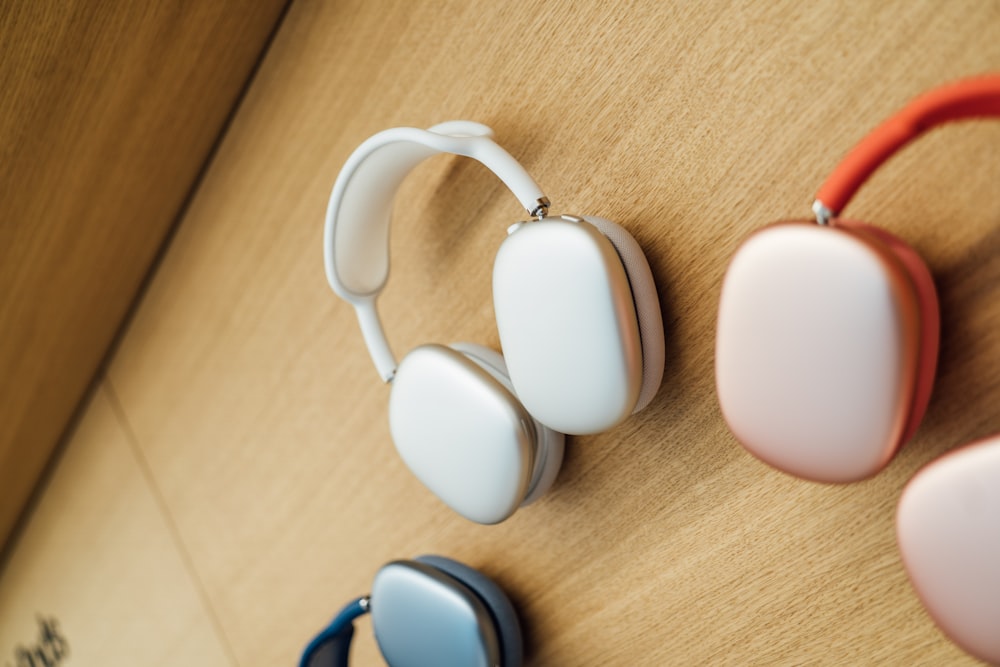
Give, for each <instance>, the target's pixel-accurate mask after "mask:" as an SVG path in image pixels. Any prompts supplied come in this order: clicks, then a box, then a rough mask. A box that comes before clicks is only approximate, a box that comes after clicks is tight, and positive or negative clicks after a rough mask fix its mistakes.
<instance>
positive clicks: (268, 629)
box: [110, 0, 1000, 665]
mask: <svg viewBox="0 0 1000 667" xmlns="http://www.w3.org/2000/svg"><path fill="white" fill-rule="evenodd" d="M997 34H1000V9H998V8H997V6H996V5H993V4H987V3H977V2H971V1H969V2H953V3H947V4H945V5H941V4H940V3H913V2H903V1H898V2H866V3H855V4H853V5H851V7H850V10H849V11H848V10H845V9H842V4H841V3H832V2H831V3H806V4H803V3H798V2H790V1H779V2H769V3H755V4H754V3H738V2H721V1H720V2H702V3H661V2H654V1H652V0H650V1H648V2H643V1H638V2H632V3H603V4H601V3H597V4H589V5H585V6H580V5H578V4H576V3H570V2H548V3H541V2H536V3H531V2H498V3H489V4H485V3H476V4H472V3H460V2H454V3H446V2H421V3H414V2H394V3H388V2H387V3H362V2H340V3H322V2H310V1H305V0H298V1H297V2H296V3H295V4H294V5H293V6H292V8H291V9H290V11H289V14H288V15H287V17H286V19H285V21H284V23H283V25H282V28H281V30H280V32H279V34H278V35H277V38H276V40H275V42H274V43H273V45H272V47H271V49H270V50H269V52H268V55H267V58H266V59H265V61H264V63H263V65H262V68H261V70H260V72H259V74H258V77H257V78H256V80H255V82H254V85H253V86H252V88H251V89H250V91H249V94H248V95H247V97H246V98H245V100H244V102H243V104H242V105H241V107H240V110H239V113H238V114H237V116H236V118H235V122H234V123H233V125H232V126H231V128H230V130H229V132H228V133H227V136H226V138H225V141H224V142H223V144H222V146H221V149H220V151H219V153H218V155H217V158H216V160H215V161H214V162H213V164H212V166H211V168H210V169H209V171H208V173H207V175H206V179H205V181H204V184H203V187H202V188H201V189H200V190H199V193H198V196H197V197H196V198H195V200H194V201H193V203H192V206H191V208H190V210H189V212H188V214H187V215H186V217H185V220H184V223H183V224H182V226H181V229H180V231H179V233H178V235H177V236H176V238H175V239H174V241H173V243H172V246H171V248H170V251H169V253H168V254H167V256H166V259H165V261H164V262H163V264H162V266H161V268H160V270H159V272H158V274H157V276H156V279H155V280H154V282H153V284H152V286H151V289H150V290H149V291H148V293H147V294H146V296H145V299H144V301H143V303H142V307H141V308H140V310H139V312H138V314H137V316H136V318H135V319H134V321H133V322H132V324H131V327H130V329H129V330H128V333H127V335H126V336H125V338H124V341H123V344H122V346H121V348H120V350H119V352H118V354H117V356H116V358H115V360H114V362H113V364H112V367H111V369H110V383H111V385H112V386H113V387H114V389H115V391H116V392H117V393H118V395H120V397H121V402H122V405H123V409H124V413H125V414H126V415H127V418H128V419H129V421H130V423H131V424H132V426H133V427H134V430H135V433H136V435H137V438H138V441H139V443H140V446H141V448H142V451H143V452H144V453H145V455H146V456H147V457H148V459H149V462H150V466H151V469H152V471H153V475H154V477H155V479H156V480H157V483H158V485H160V487H161V488H162V490H163V494H164V497H165V502H166V503H167V505H168V507H169V508H170V511H171V513H172V515H173V517H174V520H175V521H176V522H177V526H178V530H179V534H180V536H181V539H182V540H183V542H184V544H185V547H186V548H187V549H188V550H189V551H190V553H191V555H192V559H193V562H194V564H195V567H196V568H197V571H198V573H199V576H200V578H201V579H202V580H203V581H204V582H205V586H206V589H207V592H208V595H209V597H210V599H211V603H212V605H213V608H214V609H215V610H216V612H217V613H218V615H219V618H220V621H221V623H222V626H223V627H224V629H225V632H226V635H227V636H228V637H229V639H230V641H231V643H232V646H233V650H234V652H235V654H236V656H237V658H238V660H239V662H240V664H241V665H270V664H277V663H279V662H280V663H286V664H287V663H288V662H290V661H291V660H293V659H294V656H295V655H296V654H297V653H298V651H299V650H300V649H301V647H302V646H303V644H304V642H305V641H306V640H307V639H308V638H309V636H310V635H311V633H312V632H313V631H315V629H317V628H318V627H319V626H320V625H321V624H322V623H324V622H325V621H326V620H327V619H328V617H329V616H330V614H332V613H333V611H334V609H335V608H336V607H337V606H338V605H339V604H340V603H341V602H342V601H344V600H346V599H347V598H348V597H350V596H352V595H355V594H359V593H362V592H364V591H365V590H367V587H368V586H369V584H370V581H371V577H372V575H373V574H374V572H375V570H376V569H377V568H378V566H379V565H380V564H382V563H384V562H385V561H387V560H389V559H392V558H397V557H408V556H413V555H416V554H420V553H427V552H430V553H441V554H445V555H448V556H452V557H455V558H458V559H461V560H463V561H465V562H467V563H469V564H471V565H473V566H476V567H480V568H482V569H483V570H484V571H485V572H486V573H488V574H490V575H492V576H494V577H496V579H497V580H498V581H499V582H500V583H501V584H502V585H503V586H505V587H506V589H507V590H508V591H509V592H510V593H511V595H512V596H513V598H514V600H515V602H516V604H517V605H518V607H519V609H520V611H521V613H522V615H523V619H524V622H525V624H526V627H527V632H528V652H529V662H530V663H531V664H535V665H606V664H615V665H636V664H641V665H647V664H648V665H659V664H706V663H708V664H748V663H749V664H804V663H809V664H812V663H828V664H916V663H924V664H960V663H962V662H966V661H967V660H966V659H964V658H963V656H962V654H961V653H960V652H959V651H958V650H957V649H956V648H955V647H953V646H952V645H951V644H950V643H948V642H947V641H946V640H945V639H944V638H943V637H942V635H941V634H940V633H939V632H938V631H937V630H936V629H935V628H934V626H933V625H932V624H931V622H930V621H929V619H928V618H927V617H926V615H925V614H924V613H923V611H922V610H921V608H920V606H919V604H918V602H917V600H916V598H915V596H914V594H913V593H912V591H911V589H910V588H909V586H908V584H907V582H906V579H905V576H904V574H903V572H902V570H901V567H900V563H899V560H898V556H897V552H896V546H895V541H894V537H893V526H892V518H893V510H894V506H895V502H896V499H897V497H898V494H899V491H900V488H901V487H902V485H903V484H904V482H905V481H906V480H907V479H908V478H909V477H910V476H911V475H912V473H913V472H914V471H915V470H916V469H917V467H919V466H920V465H921V464H922V463H924V462H926V461H928V460H930V459H931V458H933V457H934V456H936V455H937V454H939V453H941V452H943V451H945V450H947V449H950V448H952V447H954V446H955V445H957V444H959V443H961V442H963V441H966V440H969V439H971V438H972V437H974V436H978V435H983V434H984V433H987V432H989V431H990V430H998V429H1000V415H997V414H996V411H995V409H994V406H995V405H996V404H997V402H998V399H1000V386H998V385H997V381H996V378H997V377H998V374H997V368H998V365H997V362H996V361H993V360H994V359H997V358H998V351H1000V341H998V340H997V331H998V330H1000V327H998V325H1000V299H998V298H997V296H998V294H997V289H998V285H1000V281H998V280H997V279H996V277H997V273H998V272H1000V258H998V252H997V251H998V250H1000V236H998V232H997V231H996V229H997V222H998V221H1000V198H998V197H997V194H998V192H997V183H1000V151H997V146H998V145H1000V127H997V126H992V125H988V124H970V125H967V126H964V127H956V128H950V129H947V130H944V131H941V132H939V133H937V134H935V135H933V136H930V137H928V138H927V139H925V140H924V141H922V142H921V143H920V144H918V145H916V146H914V147H912V148H910V149H908V150H907V151H906V152H905V153H904V154H902V155H901V156H899V157H898V158H896V159H894V160H893V161H892V162H891V163H890V164H889V165H888V166H887V167H886V168H885V169H883V170H882V171H881V172H880V173H879V174H878V175H877V176H876V177H875V178H874V180H873V181H872V182H871V183H870V184H869V185H868V186H867V187H866V189H865V190H864V191H863V192H862V194H861V196H860V197H859V198H858V199H857V201H856V202H855V203H854V204H853V205H852V206H851V208H850V210H849V213H850V214H851V215H852V216H857V217H860V218H863V219H866V220H869V221H872V222H877V223H879V224H881V225H882V226H884V227H886V228H887V229H889V230H891V231H893V232H895V233H897V234H899V235H901V236H903V237H904V238H907V239H909V240H910V241H912V242H913V243H914V245H915V246H916V247H917V248H918V249H919V250H920V251H921V252H922V253H923V254H924V256H925V257H926V258H927V260H928V262H929V264H930V266H931V267H932V269H933V271H934V273H935V275H936V277H937V278H938V281H939V286H940V288H941V294H942V298H943V302H944V316H945V327H944V349H943V352H942V357H941V377H940V382H939V383H938V387H937V392H936V395H935V397H934V400H933V402H932V404H931V407H930V411H929V414H928V417H927V420H926V422H925V424H924V426H923V428H922V429H921V431H920V432H919V434H918V436H917V437H916V439H915V440H914V442H913V443H912V444H911V445H910V446H909V447H908V448H907V449H906V450H905V451H904V452H903V453H902V454H901V455H900V456H899V457H898V459H897V460H896V461H894V462H893V463H892V465H891V466H890V467H889V469H888V470H887V471H886V472H885V473H884V474H882V475H880V476H878V477H877V478H875V479H873V480H871V481H868V482H865V483H861V484H854V485H849V486H839V487H831V486H822V485H816V484H810V483H805V482H801V481H797V480H794V479H791V478H789V477H787V476H783V475H781V474H778V473H777V472H774V471H772V470H770V469H768V468H767V467H765V466H763V465H762V464H760V463H759V462H757V461H755V460H754V459H752V458H751V457H750V456H749V455H748V454H746V453H745V452H744V451H742V450H741V449H740V448H739V447H738V446H737V444H736V443H735V441H734V440H733V438H732V437H731V435H730V434H729V433H728V432H727V430H726V429H725V427H724V425H723V423H722V421H721V418H720V415H719V411H718V408H717V404H716V400H715V394H714V386H713V379H712V373H713V369H712V354H713V350H712V346H713V332H714V319H715V309H716V305H717V294H718V289H719V284H720V281H721V277H722V273H723V271H724V267H725V264H726V261H727V259H728V257H729V256H730V254H731V253H732V251H733V250H734V248H735V247H736V245H737V244H738V243H739V241H740V239H742V238H743V237H745V235H746V234H748V233H749V232H750V231H751V230H753V229H756V228H757V227H759V226H761V225H763V224H765V223H767V222H769V221H771V220H774V219H779V218H787V217H806V216H808V214H809V204H810V203H811V200H812V194H813V192H814V190H815V188H816V187H818V185H819V184H820V181H821V180H822V178H823V177H824V176H825V175H826V174H827V173H828V172H829V171H830V170H831V169H832V168H833V167H834V165H835V164H836V163H837V161H838V160H839V159H840V157H841V156H842V155H843V153H844V152H845V151H846V150H847V149H848V148H849V147H850V146H851V145H853V143H854V142H855V141H857V140H858V139H860V138H861V137H862V136H863V135H864V134H865V133H866V132H867V131H868V130H869V129H871V128H872V127H873V126H874V125H875V124H877V123H878V122H879V121H881V120H882V119H883V118H885V117H886V116H887V115H888V114H890V113H891V112H893V111H894V110H896V109H897V108H898V107H899V106H900V105H902V104H903V103H905V102H906V101H907V100H909V99H910V98H912V97H913V96H915V95H916V94H918V93H920V92H922V91H923V90H925V89H927V88H929V87H931V86H934V85H936V84H939V83H942V82H945V81H947V80H949V79H952V78H955V77H958V76H963V75H968V74H973V73H978V72H982V71H986V70H990V69H993V70H996V69H1000V41H998V40H996V39H995V36H996V35H997ZM451 118H470V119H474V120H479V121H482V122H485V123H488V124H491V125H492V126H493V127H494V128H495V129H496V130H497V135H498V137H499V139H500V141H501V142H502V143H503V144H504V145H505V146H506V147H507V148H508V149H509V150H510V151H511V152H512V153H513V154H514V155H515V156H517V157H519V158H520V159H521V160H522V161H523V163H524V164H525V165H526V166H527V167H528V168H529V170H531V171H532V172H533V174H534V175H535V177H536V178H537V180H538V181H539V182H540V183H541V184H542V186H543V188H544V189H545V190H546V191H547V193H548V195H549V196H550V197H551V199H552V200H553V202H554V210H555V211H559V212H569V213H592V214H598V215H604V216H607V217H610V218H612V219H615V220H617V221H618V222H620V223H621V224H622V225H624V226H625V227H626V228H627V229H629V230H631V231H632V232H633V233H634V234H635V236H636V237H637V238H638V240H639V241H640V243H641V244H642V245H643V246H644V247H645V248H646V250H647V252H648V255H649V258H650V261H651V264H652V268H653V272H654V275H655V278H656V280H657V284H658V286H659V288H660V294H661V302H662V306H663V310H664V313H665V318H666V322H667V332H668V333H667V335H668V356H669V360H668V363H667V368H666V375H665V379H664V385H663V388H662V389H661V391H660V392H659V394H658V396H657V398H656V400H655V401H654V402H653V403H652V405H651V406H650V407H649V408H648V409H647V410H646V411H645V412H643V413H642V414H641V415H638V416H636V417H635V418H633V419H631V420H630V421H628V422H627V423H625V424H623V425H622V426H620V427H618V428H616V429H614V430H613V431H612V432H609V433H606V434H602V435H599V436H594V437H586V438H574V439H572V440H571V442H570V443H569V447H568V451H567V460H566V464H565V467H564V469H563V471H562V472H561V474H560V478H559V481H558V483H557V486H556V488H555V489H554V490H553V491H552V492H551V493H549V494H548V495H547V496H546V497H544V498H543V499H541V500H540V501H539V502H538V503H537V504H536V505H534V506H532V507H529V508H525V509H523V510H521V511H519V512H518V514H517V515H515V517H513V518H512V519H511V520H509V521H507V522H505V523H504V524H502V525H499V526H494V527H482V526H476V525H472V524H470V523H468V522H466V521H464V520H462V519H459V518H458V517H456V516H455V515H453V514H452V513H450V512H449V511H448V510H447V509H446V508H444V507H443V506H442V505H440V503H438V502H437V501H435V500H434V499H433V498H432V497H430V495H429V494H428V493H427V492H426V491H425V490H424V489H423V488H422V487H421V486H420V485H419V483H418V482H417V481H416V480H415V479H414V478H413V477H412V476H411V475H410V474H408V473H407V471H406V470H405V469H404V467H403V464H402V463H401V462H400V460H399V458H398V457H397V456H396V455H395V453H394V451H393V447H392V445H391V442H390V439H389V434H388V428H387V419H386V400H387V396H388V391H387V388H386V387H384V386H382V385H381V384H380V383H379V382H378V380H377V377H376V373H375V371H374V369H373V368H372V366H371V363H370V362H369V360H368V358H367V356H366V353H365V350H364V347H363V344H362V342H361V336H360V334H359V332H358V331H357V326H356V323H355V320H354V316H353V314H352V312H351V310H350V308H349V307H348V306H346V305H345V304H343V303H341V302H339V301H337V300H336V299H335V298H334V297H333V295H332V294H331V293H330V292H329V290H328V288H327V286H326V285H325V282H324V277H323V270H322V263H321V260H320V241H321V235H322V230H321V226H322V216H323V211H324V208H325V205H326V199H327V196H328V193H329V189H330V187H331V185H332V183H333V180H334V178H335V176H336V173H337V171H338V169H339V167H340V166H341V164H342V163H343V161H344V160H345V158H346V157H347V156H348V154H349V153H350V151H351V150H352V149H353V148H354V147H355V146H357V144H359V143H360V142H361V141H362V140H363V139H365V138H366V137H368V136H369V135H371V134H373V133H375V132H377V131H379V130H382V129H384V128H387V127H392V126H396V125H415V126H425V127H426V126H429V125H431V124H433V123H436V122H439V121H442V120H446V119H451ZM397 204H398V205H397V215H396V221H395V225H394V228H393V238H392V249H393V278H392V280H391V282H390V286H389V288H388V290H387V292H386V293H385V295H384V298H383V299H382V311H383V314H384V319H385V324H386V326H387V329H388V331H389V335H390V338H391V340H392V342H393V344H394V345H395V347H396V349H397V350H398V351H400V352H402V351H405V350H407V349H409V348H411V347H413V346H414V345H416V344H418V343H420V342H424V341H444V342H447V341H455V340H469V341H476V342H481V343H486V344H491V345H493V346H496V344H497V336H496V331H495V327H494V323H493V321H492V304H491V300H490V288H489V283H490V268H491V263H492V257H493V255H494V253H495V251H496V248H497V246H498V245H499V243H500V241H501V240H502V238H503V236H504V233H505V229H506V227H507V225H508V224H510V222H511V221H513V220H515V219H517V217H518V216H519V215H521V212H520V211H519V206H518V205H517V203H516V202H515V201H514V199H513V198H512V197H511V196H510V195H509V194H508V193H507V192H506V191H505V190H504V189H503V187H502V186H501V185H500V184H499V183H498V182H497V181H496V180H495V179H494V178H493V177H492V176H491V175H489V174H488V173H487V172H486V171H485V170H484V169H483V168H482V167H480V166H477V165H475V164H473V163H470V162H469V161H465V160H461V159H457V158H456V159H449V158H435V159H434V160H432V161H430V162H429V163H428V164H426V165H424V166H422V167H420V169H419V170H418V171H417V172H416V173H415V174H414V175H413V176H412V177H411V178H410V180H409V181H408V182H407V183H406V184H405V185H404V187H403V190H402V192H401V194H400V197H399V199H398V201H397ZM359 635H360V636H361V639H360V640H359V641H360V642H361V643H360V645H359V647H358V652H357V656H358V657H359V664H372V663H373V662H375V657H374V655H375V649H374V646H373V643H372V641H371V639H370V636H369V635H368V633H367V626H365V629H364V630H363V631H362V632H361V633H359Z"/></svg>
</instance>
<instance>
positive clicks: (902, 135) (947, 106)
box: [813, 75, 1000, 217]
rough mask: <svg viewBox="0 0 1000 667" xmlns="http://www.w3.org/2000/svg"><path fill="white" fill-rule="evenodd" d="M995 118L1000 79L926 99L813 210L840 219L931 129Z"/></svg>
mask: <svg viewBox="0 0 1000 667" xmlns="http://www.w3.org/2000/svg"><path fill="white" fill-rule="evenodd" d="M994 116H1000V75H987V76H981V77H976V78H972V79H963V80H961V81H956V82H954V83H950V84H947V85H944V86H941V87H940V88H935V89H934V90H932V91H930V92H928V93H925V94H923V95H921V96H920V97H918V98H917V99H915V100H913V101H912V102H910V104H908V105H907V106H905V107H903V109H902V110H901V111H899V112H898V113H897V114H896V115H894V116H892V117H891V118H889V120H887V121H885V122H884V123H882V124H881V125H879V126H878V127H877V128H875V131H874V132H872V133H871V134H869V135H868V136H867V137H865V138H864V139H863V140H862V141H861V143H859V144H858V145H857V146H855V147H854V149H853V150H852V151H851V152H850V153H848V154H847V157H846V158H844V160H843V161H842V162H841V163H840V164H839V165H838V166H837V168H836V169H834V171H833V173H832V174H830V176H829V178H827V179H826V182H825V183H823V186H822V187H821V188H820V189H819V192H817V193H816V204H814V205H813V209H814V210H816V209H817V207H818V206H822V207H824V208H826V209H827V213H828V214H829V215H831V217H833V216H836V215H837V214H838V213H840V212H841V211H842V210H843V209H844V207H845V206H847V203H848V202H849V201H850V200H851V197H853V196H854V193H855V192H857V190H858V188H860V187H861V185H862V184H863V183H864V182H865V181H866V180H868V177H869V176H871V174H872V172H874V171H875V170H876V169H878V168H879V166H880V165H881V164H882V163H883V162H885V161H886V160H888V159H889V158H890V157H891V156H892V155H893V153H895V152H896V151H897V150H899V149H900V148H902V147H903V146H904V145H906V144H907V143H908V142H909V141H910V140H911V139H915V138H916V137H918V136H919V135H921V134H923V133H924V132H926V131H927V130H929V129H931V128H933V127H936V126H938V125H942V124H944V123H948V122H951V121H955V120H965V119H968V118H983V117H994ZM817 215H819V212H818V211H817Z"/></svg>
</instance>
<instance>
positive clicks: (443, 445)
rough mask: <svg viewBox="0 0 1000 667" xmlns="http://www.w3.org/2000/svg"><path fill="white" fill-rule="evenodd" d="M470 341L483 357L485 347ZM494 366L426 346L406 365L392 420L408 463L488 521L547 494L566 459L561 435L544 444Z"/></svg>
mask: <svg viewBox="0 0 1000 667" xmlns="http://www.w3.org/2000/svg"><path fill="white" fill-rule="evenodd" d="M466 347H468V348H476V349H475V355H476V357H481V356H483V355H482V350H485V348H479V347H478V346H470V345H466ZM494 354H495V353H494ZM497 356H499V355H497ZM494 365H495V364H492V363H490V362H489V361H484V360H482V359H481V358H476V359H473V358H470V357H469V356H466V354H464V353H462V352H459V351H456V350H455V349H451V348H448V347H444V346H441V345H423V346H420V347H418V348H416V349H415V350H413V351H412V352H410V353H409V354H408V355H407V356H406V357H405V358H404V359H403V361H402V362H401V363H400V364H399V368H398V369H397V371H396V376H395V378H394V379H393V382H392V392H391V394H390V398H389V427H390V430H391V432H392V437H393V441H394V442H395V444H396V449H397V450H398V451H399V454H400V456H401V457H402V458H403V461H404V462H405V463H406V465H407V466H408V467H409V468H410V470H411V471H413V473H414V474H415V475H416V476H417V478H418V479H420V481H421V482H423V484H424V485H425V486H427V487H428V488H429V489H430V490H431V491H432V492H434V494H435V495H437V496H438V497H439V498H440V499H441V500H442V501H444V502H445V504H447V505H448V506H449V507H451V508H452V509H453V510H455V511H456V512H458V513H459V514H461V515H462V516H464V517H466V518H468V519H471V520H472V521H476V522H478V523H484V524H493V523H499V522H500V521H503V520H504V519H506V518H507V517H509V516H510V515H511V514H513V513H514V511H515V510H516V509H517V508H518V507H519V506H520V505H522V504H524V503H525V502H526V500H528V496H529V493H530V494H531V496H532V498H531V499H533V497H534V496H537V495H540V492H541V491H544V489H543V488H542V487H543V486H544V485H546V484H548V485H551V483H552V479H554V477H555V473H556V472H557V471H558V467H559V464H560V463H561V459H562V442H561V439H557V438H552V437H550V439H549V440H548V441H546V442H547V445H548V447H547V448H546V449H545V450H544V451H539V450H540V448H539V446H538V444H537V443H538V441H539V438H538V435H539V434H538V433H537V431H536V426H535V422H534V421H533V420H532V418H531V416H530V415H529V414H528V413H527V411H526V410H525V409H524V407H523V406H522V405H521V403H520V402H519V401H518V400H517V398H516V397H515V396H514V394H513V393H512V391H511V389H510V388H509V385H508V386H505V383H504V382H503V381H502V377H498V376H497V374H496V373H494V372H492V371H499V372H500V374H501V376H502V368H493V369H491V368H490V367H491V366H494ZM499 365H500V366H501V367H502V360H501V361H500V364H499ZM541 435H542V436H543V439H544V436H545V435H550V434H545V433H544V432H543V433H542V434H541ZM554 440H558V443H557V444H556V443H554V442H553V441H554ZM536 464H537V465H536ZM533 487H534V488H533Z"/></svg>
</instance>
